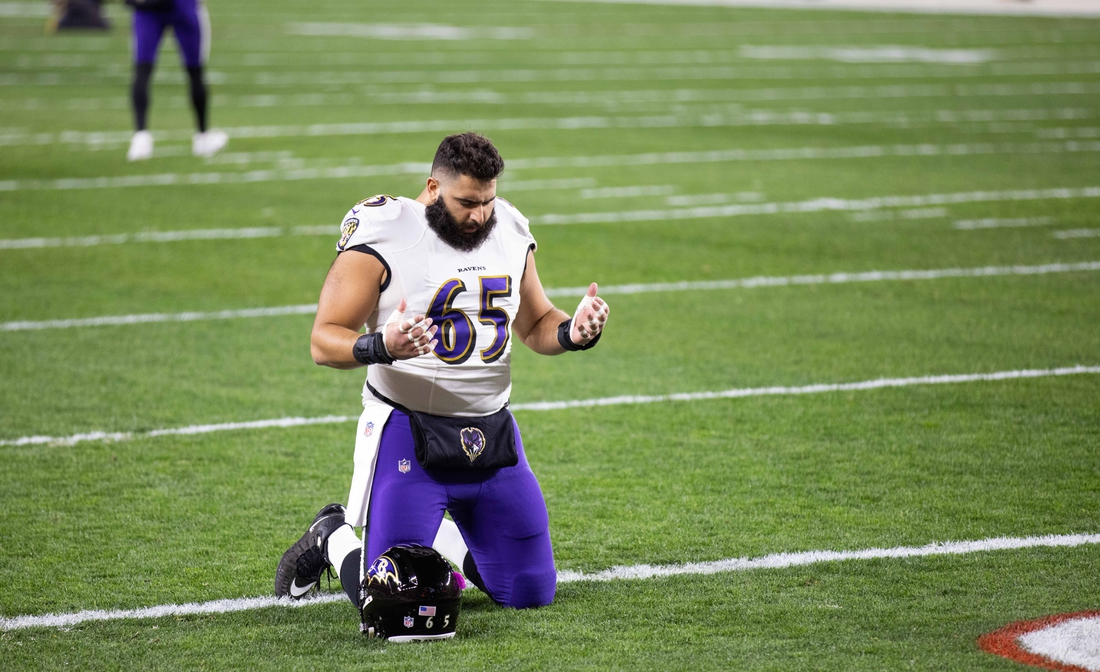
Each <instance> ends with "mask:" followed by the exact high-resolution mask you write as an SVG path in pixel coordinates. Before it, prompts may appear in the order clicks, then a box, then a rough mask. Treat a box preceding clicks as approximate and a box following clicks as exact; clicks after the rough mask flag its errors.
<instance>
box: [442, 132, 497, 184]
mask: <svg viewBox="0 0 1100 672" xmlns="http://www.w3.org/2000/svg"><path fill="white" fill-rule="evenodd" d="M502 172H504V159H502V158H500V153H499V152H497V148H496V147H493V143H492V141H491V140H489V138H486V137H485V136H483V135H478V134H477V133H474V132H473V131H469V132H466V133H459V134H457V135H449V136H447V137H446V138H443V142H441V143H439V149H437V150H436V151H435V160H434V161H432V175H438V174H441V173H442V174H446V175H447V176H448V177H458V176H459V175H469V176H470V177H472V178H474V179H475V180H480V181H482V182H488V181H489V180H491V179H493V178H495V177H497V176H499V175H500V174H501V173H502Z"/></svg>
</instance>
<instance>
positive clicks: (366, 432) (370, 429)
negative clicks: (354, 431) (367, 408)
mask: <svg viewBox="0 0 1100 672" xmlns="http://www.w3.org/2000/svg"><path fill="white" fill-rule="evenodd" d="M371 434H374V423H373V422H368V423H367V426H366V427H364V428H363V436H370V435H371Z"/></svg>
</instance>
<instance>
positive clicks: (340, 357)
mask: <svg viewBox="0 0 1100 672" xmlns="http://www.w3.org/2000/svg"><path fill="white" fill-rule="evenodd" d="M359 336H360V334H359V332H357V331H352V330H351V329H348V328H347V327H343V326H340V325H338V324H316V325H314V326H313V333H312V335H311V336H310V339H309V350H310V354H312V355H313V361H314V362H315V363H317V364H320V365H321V366H329V367H332V368H334V369H355V368H358V367H360V366H363V365H362V364H360V363H359V362H358V361H357V360H356V359H355V355H354V354H353V353H354V350H355V341H356V340H358V339H359Z"/></svg>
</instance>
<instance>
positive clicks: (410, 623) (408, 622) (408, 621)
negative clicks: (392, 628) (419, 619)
mask: <svg viewBox="0 0 1100 672" xmlns="http://www.w3.org/2000/svg"><path fill="white" fill-rule="evenodd" d="M413 623H414V621H413V617H412V616H406V617H405V627H406V628H411V627H413Z"/></svg>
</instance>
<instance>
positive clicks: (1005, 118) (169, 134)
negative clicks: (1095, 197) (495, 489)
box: [0, 105, 1097, 146]
mask: <svg viewBox="0 0 1100 672" xmlns="http://www.w3.org/2000/svg"><path fill="white" fill-rule="evenodd" d="M728 107H729V109H726V111H716V112H705V113H699V114H657V115H631V116H573V117H511V118H504V119H492V118H488V119H427V120H421V121H379V122H357V123H345V124H309V125H291V126H233V127H229V128H224V129H221V130H224V131H225V132H226V133H228V134H229V136H230V137H232V138H301V137H333V136H337V137H338V136H357V135H393V134H404V133H437V132H450V131H453V130H454V129H456V128H476V129H478V130H481V131H515V130H542V129H553V130H558V131H578V130H586V129H614V128H619V129H634V128H696V127H703V128H725V127H739V126H838V125H846V124H886V125H899V126H903V127H905V128H910V127H912V126H914V125H923V124H961V123H992V122H1012V121H1080V120H1086V119H1096V118H1097V110H1096V109H1094V108H1089V107H1063V108H1028V109H1009V110H930V111H908V112H907V111H888V112H880V111H868V110H859V111H850V112H827V111H805V110H768V109H757V110H741V109H737V108H739V107H740V106H737V105H733V106H728ZM130 135H131V132H130V131H101V132H83V131H59V132H57V133H28V132H25V131H20V130H15V129H0V146H4V145H6V146H24V145H34V146H37V145H53V144H67V145H82V144H83V145H94V146H102V145H110V144H116V145H117V144H125V143H128V142H129V141H130ZM154 137H155V138H156V139H158V140H164V141H179V140H186V139H187V137H189V136H188V132H185V131H166V132H157V133H154Z"/></svg>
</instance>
